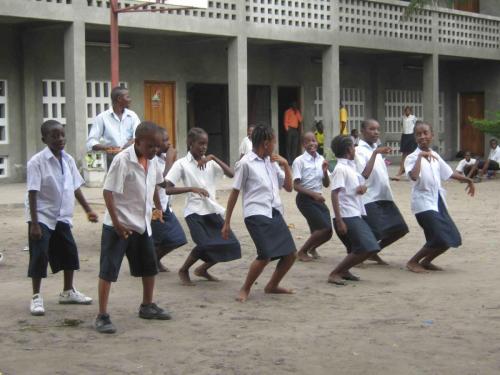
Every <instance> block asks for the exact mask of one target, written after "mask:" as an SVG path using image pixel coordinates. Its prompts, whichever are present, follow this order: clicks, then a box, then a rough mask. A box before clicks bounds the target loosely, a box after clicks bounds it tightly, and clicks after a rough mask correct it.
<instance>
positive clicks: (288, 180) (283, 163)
mask: <svg viewBox="0 0 500 375" xmlns="http://www.w3.org/2000/svg"><path fill="white" fill-rule="evenodd" d="M271 161H273V162H274V161H275V162H277V163H278V165H279V166H280V167H281V168H283V170H284V171H285V181H284V182H283V189H285V190H286V191H288V192H289V193H291V192H292V190H293V182H292V170H291V169H290V166H289V165H288V161H287V160H286V159H285V158H284V157H283V156H281V155H278V154H273V155H272V156H271Z"/></svg>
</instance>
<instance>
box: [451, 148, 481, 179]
mask: <svg viewBox="0 0 500 375" xmlns="http://www.w3.org/2000/svg"><path fill="white" fill-rule="evenodd" d="M476 163H477V160H476V159H474V158H472V157H471V153H470V151H465V154H464V158H463V159H462V160H460V162H459V163H458V165H457V168H456V169H455V170H456V171H457V172H458V173H460V174H463V175H465V176H467V177H469V178H474V177H475V176H476V174H477V168H476V170H475V171H473V172H472V169H473V167H474V165H475V164H476ZM471 172H472V173H471Z"/></svg>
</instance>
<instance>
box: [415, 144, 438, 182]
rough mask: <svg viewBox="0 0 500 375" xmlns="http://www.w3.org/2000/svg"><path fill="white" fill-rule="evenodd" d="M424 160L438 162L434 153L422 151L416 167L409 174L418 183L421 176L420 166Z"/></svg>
mask: <svg viewBox="0 0 500 375" xmlns="http://www.w3.org/2000/svg"><path fill="white" fill-rule="evenodd" d="M422 158H427V159H434V160H437V158H436V157H435V156H434V155H433V154H432V151H420V154H418V156H417V160H416V161H415V165H414V166H413V168H412V170H411V171H410V173H409V176H410V178H411V179H412V180H413V181H417V180H418V177H419V176H420V166H421V164H422Z"/></svg>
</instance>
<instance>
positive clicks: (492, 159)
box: [467, 138, 500, 180]
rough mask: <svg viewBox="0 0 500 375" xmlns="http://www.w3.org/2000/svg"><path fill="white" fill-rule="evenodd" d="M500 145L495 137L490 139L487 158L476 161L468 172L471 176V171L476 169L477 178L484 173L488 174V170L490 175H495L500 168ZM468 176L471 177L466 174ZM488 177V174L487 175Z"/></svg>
mask: <svg viewBox="0 0 500 375" xmlns="http://www.w3.org/2000/svg"><path fill="white" fill-rule="evenodd" d="M499 164H500V146H499V145H498V141H497V140H496V139H494V138H493V139H490V153H489V155H488V159H487V160H480V161H478V162H477V163H476V164H475V165H474V167H473V168H472V169H471V171H470V172H469V174H470V175H471V176H472V174H473V173H475V172H476V171H478V175H477V178H478V180H481V178H482V177H483V176H484V175H488V171H491V176H495V174H496V171H498V170H499V169H500V166H499ZM467 176H468V177H471V176H469V175H467ZM488 177H490V175H488Z"/></svg>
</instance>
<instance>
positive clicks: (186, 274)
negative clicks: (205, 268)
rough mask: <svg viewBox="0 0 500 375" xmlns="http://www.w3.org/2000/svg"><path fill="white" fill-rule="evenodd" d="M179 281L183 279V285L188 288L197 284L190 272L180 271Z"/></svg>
mask: <svg viewBox="0 0 500 375" xmlns="http://www.w3.org/2000/svg"><path fill="white" fill-rule="evenodd" d="M179 279H181V284H182V285H186V286H194V285H195V284H194V283H193V282H192V281H191V278H190V277H189V271H183V270H179Z"/></svg>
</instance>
